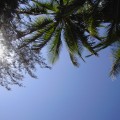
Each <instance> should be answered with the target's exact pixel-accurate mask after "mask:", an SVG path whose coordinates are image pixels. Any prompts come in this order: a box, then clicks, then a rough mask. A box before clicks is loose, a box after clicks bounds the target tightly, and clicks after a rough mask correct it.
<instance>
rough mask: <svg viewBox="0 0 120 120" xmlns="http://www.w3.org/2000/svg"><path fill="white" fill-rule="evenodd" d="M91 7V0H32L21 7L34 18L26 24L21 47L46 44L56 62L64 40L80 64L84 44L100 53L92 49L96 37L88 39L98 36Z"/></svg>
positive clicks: (38, 46)
mask: <svg viewBox="0 0 120 120" xmlns="http://www.w3.org/2000/svg"><path fill="white" fill-rule="evenodd" d="M91 7H92V6H91V4H90V2H89V0H86V1H85V0H81V1H79V0H51V1H50V2H41V1H37V0H33V3H32V4H29V5H28V6H26V7H24V8H23V9H22V10H18V13H19V14H27V15H29V17H31V19H32V18H33V16H34V18H35V20H34V21H32V20H31V23H28V24H27V29H26V32H25V33H24V35H23V36H24V38H23V44H22V45H21V47H20V48H22V47H24V46H30V47H31V49H32V50H34V51H40V50H41V49H42V48H43V47H45V46H46V45H47V46H49V58H50V61H51V63H54V62H55V61H56V60H57V58H58V57H59V53H60V50H61V45H62V43H63V40H64V42H65V44H66V46H67V49H68V53H69V56H70V58H71V61H72V63H73V64H74V65H75V66H78V62H77V56H79V57H81V58H82V55H81V54H82V49H83V47H85V48H87V49H88V50H89V51H90V52H91V53H92V54H94V55H97V53H96V52H95V50H94V49H93V46H94V44H95V41H92V40H90V39H89V36H90V35H91V36H93V37H95V38H97V39H99V37H98V34H97V29H96V27H94V26H99V23H98V22H94V21H93V20H94V19H92V17H90V19H89V12H90V11H91ZM87 22H89V25H88V24H86V23H87ZM92 28H94V30H93V29H92ZM82 59H83V58H82Z"/></svg>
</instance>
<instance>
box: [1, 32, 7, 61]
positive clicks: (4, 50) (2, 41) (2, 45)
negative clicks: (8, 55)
mask: <svg viewBox="0 0 120 120" xmlns="http://www.w3.org/2000/svg"><path fill="white" fill-rule="evenodd" d="M5 52H6V48H5V45H4V39H3V35H2V33H1V32H0V59H3V58H4V56H5Z"/></svg>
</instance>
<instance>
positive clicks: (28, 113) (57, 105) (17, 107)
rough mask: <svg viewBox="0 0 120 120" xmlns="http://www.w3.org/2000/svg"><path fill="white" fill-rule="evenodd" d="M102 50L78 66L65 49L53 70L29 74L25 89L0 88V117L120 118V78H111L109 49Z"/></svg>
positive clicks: (53, 119) (15, 119)
mask: <svg viewBox="0 0 120 120" xmlns="http://www.w3.org/2000/svg"><path fill="white" fill-rule="evenodd" d="M102 53H103V54H101V55H100V57H90V58H87V59H86V63H84V62H82V61H80V63H81V65H80V67H79V68H75V67H74V66H73V65H72V64H71V62H70V61H69V60H68V59H69V58H68V55H67V53H66V52H62V55H61V59H60V60H59V61H58V62H57V63H56V64H55V65H54V66H53V69H52V70H48V69H38V70H37V74H38V79H37V80H36V79H32V78H30V77H28V76H26V78H25V80H24V81H23V83H24V85H25V86H26V87H25V88H19V87H13V88H12V91H7V90H6V89H4V88H1V87H0V96H1V97H0V120H120V114H119V113H120V80H119V78H117V79H116V80H115V81H112V80H111V79H110V77H108V73H109V70H110V65H111V58H110V54H109V50H105V51H103V52H102Z"/></svg>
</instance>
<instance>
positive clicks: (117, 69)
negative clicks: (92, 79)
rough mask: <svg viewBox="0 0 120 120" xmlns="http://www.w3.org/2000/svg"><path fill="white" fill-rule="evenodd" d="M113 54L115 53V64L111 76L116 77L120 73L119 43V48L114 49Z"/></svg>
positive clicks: (119, 46)
mask: <svg viewBox="0 0 120 120" xmlns="http://www.w3.org/2000/svg"><path fill="white" fill-rule="evenodd" d="M118 44H120V43H118ZM112 55H113V65H112V69H111V71H110V76H112V77H116V76H117V75H119V73H120V45H118V46H117V48H115V49H113V51H112Z"/></svg>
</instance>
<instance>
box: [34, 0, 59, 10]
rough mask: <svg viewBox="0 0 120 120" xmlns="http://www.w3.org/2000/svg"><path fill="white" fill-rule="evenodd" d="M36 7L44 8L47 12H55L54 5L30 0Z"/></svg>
mask: <svg viewBox="0 0 120 120" xmlns="http://www.w3.org/2000/svg"><path fill="white" fill-rule="evenodd" d="M32 1H33V2H34V3H35V4H36V5H38V6H40V7H42V8H44V9H47V10H51V11H56V10H57V9H56V8H57V7H56V5H55V4H54V5H53V4H51V3H50V2H41V1H38V0H32Z"/></svg>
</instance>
